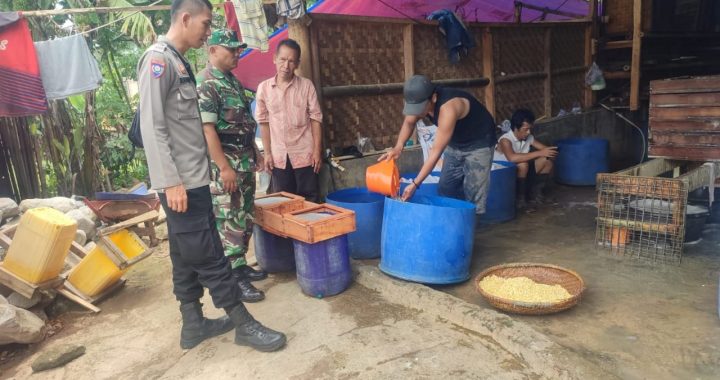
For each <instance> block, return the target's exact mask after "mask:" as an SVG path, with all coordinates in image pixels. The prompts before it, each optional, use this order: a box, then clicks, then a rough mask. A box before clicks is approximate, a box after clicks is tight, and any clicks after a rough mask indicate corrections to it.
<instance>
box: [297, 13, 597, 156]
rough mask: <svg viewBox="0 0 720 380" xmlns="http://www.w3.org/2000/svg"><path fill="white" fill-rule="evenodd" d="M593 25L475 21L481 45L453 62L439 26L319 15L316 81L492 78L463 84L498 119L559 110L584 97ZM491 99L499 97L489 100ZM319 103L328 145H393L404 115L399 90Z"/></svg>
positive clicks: (314, 26) (314, 30)
mask: <svg viewBox="0 0 720 380" xmlns="http://www.w3.org/2000/svg"><path fill="white" fill-rule="evenodd" d="M587 26H588V24H586V23H571V24H557V23H554V24H532V25H527V24H525V25H497V24H495V25H484V24H471V25H469V26H468V28H469V30H470V32H471V34H472V36H473V38H474V40H475V43H476V47H474V48H473V49H471V50H470V51H469V55H468V56H463V57H462V58H461V60H460V63H459V64H456V65H452V64H450V62H449V60H448V55H447V48H446V47H445V38H444V36H443V35H441V34H440V32H439V30H438V27H437V25H436V24H431V23H411V21H409V20H408V21H406V22H403V21H398V20H387V19H370V18H355V19H352V18H348V17H342V18H341V17H338V18H333V17H332V16H330V15H323V16H322V17H313V22H312V23H311V24H310V29H311V30H312V32H311V34H312V35H314V40H313V42H312V45H313V46H312V49H313V50H314V54H313V63H312V65H313V66H314V72H315V75H314V78H313V79H314V81H315V82H316V86H318V87H319V88H320V89H322V88H326V89H327V88H333V87H335V88H336V87H338V86H353V85H390V84H398V83H402V82H404V81H405V79H406V78H407V77H408V76H409V75H412V74H425V75H428V76H429V77H430V78H431V79H432V80H447V79H471V78H472V79H476V78H482V77H488V78H494V80H495V81H496V82H497V83H494V87H492V86H491V87H489V88H486V87H465V88H463V89H464V90H466V91H468V92H470V93H472V94H473V95H475V96H476V97H477V98H478V100H480V101H481V102H483V103H485V104H488V108H489V109H490V111H491V112H494V114H495V115H496V119H497V120H504V119H505V118H509V117H510V115H511V113H512V112H513V111H514V110H515V109H517V108H520V107H526V108H530V109H531V110H533V111H534V112H535V113H536V115H537V116H538V117H540V116H543V115H547V114H549V113H550V112H551V111H552V113H553V114H556V113H557V111H558V110H559V109H560V108H565V109H567V110H569V106H572V104H573V103H574V102H578V101H580V102H582V101H583V91H584V83H583V80H584V71H585V70H584V68H585V66H586V63H585V62H584V60H585V29H586V28H587ZM549 30H550V31H551V32H549V33H550V34H548V31H549ZM556 30H557V31H556ZM555 31H556V32H555ZM484 33H490V34H491V35H492V39H491V41H492V50H491V54H492V59H491V64H492V66H491V67H493V70H491V71H492V72H491V73H490V72H489V73H485V72H484V71H485V67H486V66H487V65H488V64H489V63H488V62H487V60H485V61H484V59H483V58H484V57H483V52H484V51H487V50H488V49H487V48H486V47H484V46H483V41H484V37H485V36H484ZM549 37H551V38H549ZM408 38H411V40H408ZM484 48H485V49H484ZM406 57H409V59H408V62H406ZM551 62H552V63H551ZM406 70H407V71H409V72H407V73H406ZM557 70H559V72H557V73H555V71H557ZM548 73H551V75H550V80H549V81H548V79H547V78H548V75H547V74H548ZM319 92H320V93H322V91H319ZM546 94H548V95H550V96H549V98H548V97H547V96H546ZM487 96H492V97H493V98H492V99H491V100H492V101H491V102H488V99H487ZM321 101H322V106H323V112H324V128H325V131H326V135H325V137H326V139H327V140H328V141H327V146H329V147H331V148H336V149H337V148H342V147H347V146H350V145H355V144H356V143H357V137H358V134H360V135H361V136H364V137H370V138H371V140H372V142H373V144H374V145H375V147H376V148H377V149H383V148H386V147H389V146H392V145H393V144H394V143H395V140H396V139H397V134H398V131H399V128H400V125H401V123H402V118H403V116H402V104H403V102H402V93H401V91H395V92H392V93H383V94H380V95H378V94H371V95H354V94H350V95H347V94H346V95H343V96H338V95H334V96H322V100H321Z"/></svg>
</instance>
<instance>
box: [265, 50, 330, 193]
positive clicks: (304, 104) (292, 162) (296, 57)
mask: <svg viewBox="0 0 720 380" xmlns="http://www.w3.org/2000/svg"><path fill="white" fill-rule="evenodd" d="M273 62H274V63H275V68H276V71H277V74H276V75H275V76H274V77H273V78H270V79H267V80H265V81H264V82H262V83H260V85H259V86H258V90H257V96H256V100H257V106H256V108H255V119H256V120H257V122H258V123H260V128H261V132H262V140H263V148H264V149H265V170H267V171H268V172H271V173H272V182H271V183H272V191H273V192H277V191H287V192H289V193H293V194H297V195H301V196H303V197H305V199H307V200H309V201H312V202H318V201H319V189H318V173H319V172H320V166H321V165H322V154H321V152H322V135H321V129H320V128H321V123H322V112H321V111H320V104H319V103H318V100H317V93H316V92H315V86H314V85H313V83H312V81H310V80H309V79H306V78H303V77H299V76H297V75H295V69H296V68H298V66H299V65H300V45H298V44H297V42H295V41H294V40H291V39H287V40H283V41H281V42H280V44H278V47H277V50H276V51H275V57H274V60H273Z"/></svg>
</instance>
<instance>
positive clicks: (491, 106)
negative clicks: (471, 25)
mask: <svg viewBox="0 0 720 380" xmlns="http://www.w3.org/2000/svg"><path fill="white" fill-rule="evenodd" d="M482 49H483V51H482V60H483V75H484V76H485V77H486V78H488V85H487V86H486V87H485V108H487V110H488V112H490V114H491V115H492V116H493V117H495V68H494V64H493V36H492V30H491V29H490V28H483V30H482Z"/></svg>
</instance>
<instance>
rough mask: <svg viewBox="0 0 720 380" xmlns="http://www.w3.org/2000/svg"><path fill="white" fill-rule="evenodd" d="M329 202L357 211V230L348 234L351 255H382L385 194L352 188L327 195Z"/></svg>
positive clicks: (365, 257) (362, 257)
mask: <svg viewBox="0 0 720 380" xmlns="http://www.w3.org/2000/svg"><path fill="white" fill-rule="evenodd" d="M326 201H327V203H329V204H332V205H335V206H338V207H342V208H345V209H348V210H353V211H355V225H356V226H357V230H356V231H355V232H352V233H350V234H349V235H348V247H349V249H350V257H352V258H353V259H374V258H377V257H380V233H381V232H382V231H381V230H382V215H383V206H384V204H385V196H383V195H381V194H377V193H372V192H369V191H368V190H367V189H362V188H352V189H344V190H339V191H336V192H333V193H330V194H328V195H327V198H326Z"/></svg>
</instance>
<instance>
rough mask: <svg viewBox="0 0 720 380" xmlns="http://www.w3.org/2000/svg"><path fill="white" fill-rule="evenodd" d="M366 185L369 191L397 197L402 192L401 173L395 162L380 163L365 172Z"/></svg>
mask: <svg viewBox="0 0 720 380" xmlns="http://www.w3.org/2000/svg"><path fill="white" fill-rule="evenodd" d="M365 183H366V184H367V188H368V190H370V191H372V192H374V193H380V194H384V195H389V196H391V197H395V196H397V195H398V191H399V190H400V172H399V171H398V168H397V166H396V165H395V160H389V161H388V160H385V161H380V162H378V163H377V164H375V165H372V166H369V167H368V168H367V171H365Z"/></svg>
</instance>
